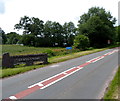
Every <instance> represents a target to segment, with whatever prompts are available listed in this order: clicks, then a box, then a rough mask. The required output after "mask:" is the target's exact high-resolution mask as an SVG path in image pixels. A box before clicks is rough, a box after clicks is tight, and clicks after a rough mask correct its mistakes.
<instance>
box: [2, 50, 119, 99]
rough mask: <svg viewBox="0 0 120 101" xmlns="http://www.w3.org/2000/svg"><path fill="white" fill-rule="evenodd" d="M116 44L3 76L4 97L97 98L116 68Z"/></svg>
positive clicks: (101, 93) (100, 95)
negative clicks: (25, 71)
mask: <svg viewBox="0 0 120 101" xmlns="http://www.w3.org/2000/svg"><path fill="white" fill-rule="evenodd" d="M118 53H119V52H118V48H114V49H108V50H105V51H102V52H97V53H94V54H90V55H86V56H82V57H79V58H75V59H71V60H68V61H65V62H61V63H57V64H52V65H49V66H46V67H44V68H40V69H36V70H33V71H29V72H27V73H23V74H20V75H16V76H13V77H9V78H5V79H3V80H2V98H3V99H100V98H101V97H102V95H103V92H104V91H105V88H106V86H107V84H108V83H109V81H110V79H111V78H112V77H113V74H114V73H115V71H116V70H117V68H118Z"/></svg>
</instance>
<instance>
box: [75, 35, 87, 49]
mask: <svg viewBox="0 0 120 101" xmlns="http://www.w3.org/2000/svg"><path fill="white" fill-rule="evenodd" d="M73 47H74V48H78V49H81V50H85V49H87V48H88V47H89V38H88V37H87V36H85V35H77V36H75V39H74V45H73Z"/></svg>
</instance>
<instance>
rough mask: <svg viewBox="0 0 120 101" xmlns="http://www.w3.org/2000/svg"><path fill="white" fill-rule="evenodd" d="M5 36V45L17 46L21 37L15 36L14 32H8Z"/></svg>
mask: <svg viewBox="0 0 120 101" xmlns="http://www.w3.org/2000/svg"><path fill="white" fill-rule="evenodd" d="M6 36H7V42H6V43H7V44H17V43H20V41H21V38H22V36H21V35H19V34H17V33H16V32H10V33H7V34H6Z"/></svg>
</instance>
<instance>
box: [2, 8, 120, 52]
mask: <svg viewBox="0 0 120 101" xmlns="http://www.w3.org/2000/svg"><path fill="white" fill-rule="evenodd" d="M115 23H116V19H115V18H114V17H113V16H112V15H111V13H110V12H106V11H105V9H104V8H99V7H92V8H90V9H89V10H88V12H87V13H84V14H83V15H82V16H80V20H79V21H78V27H77V28H76V27H75V25H74V23H73V22H68V23H67V22H65V23H64V24H63V25H61V24H60V23H59V22H52V21H47V22H45V23H44V21H42V20H40V19H39V18H35V17H31V18H30V17H28V16H24V17H21V19H20V21H19V23H18V24H16V25H15V26H14V28H15V29H17V30H22V31H23V34H22V35H19V34H17V33H16V32H10V33H7V34H5V32H4V31H3V30H2V29H0V35H1V37H2V43H3V44H23V45H26V46H35V47H56V46H57V47H58V46H59V47H64V46H74V48H81V49H83V50H84V49H86V48H87V47H105V46H107V45H108V44H114V43H115V42H120V26H117V27H114V24H115ZM108 41H109V43H108Z"/></svg>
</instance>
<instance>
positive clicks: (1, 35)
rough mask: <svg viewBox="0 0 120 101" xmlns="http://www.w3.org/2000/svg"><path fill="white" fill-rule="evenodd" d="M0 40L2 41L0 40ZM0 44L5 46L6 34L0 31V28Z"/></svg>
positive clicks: (0, 29)
mask: <svg viewBox="0 0 120 101" xmlns="http://www.w3.org/2000/svg"><path fill="white" fill-rule="evenodd" d="M1 39H2V40H1ZM0 40H1V42H0V44H5V43H6V41H7V37H6V34H5V32H4V31H3V30H2V28H0Z"/></svg>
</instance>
